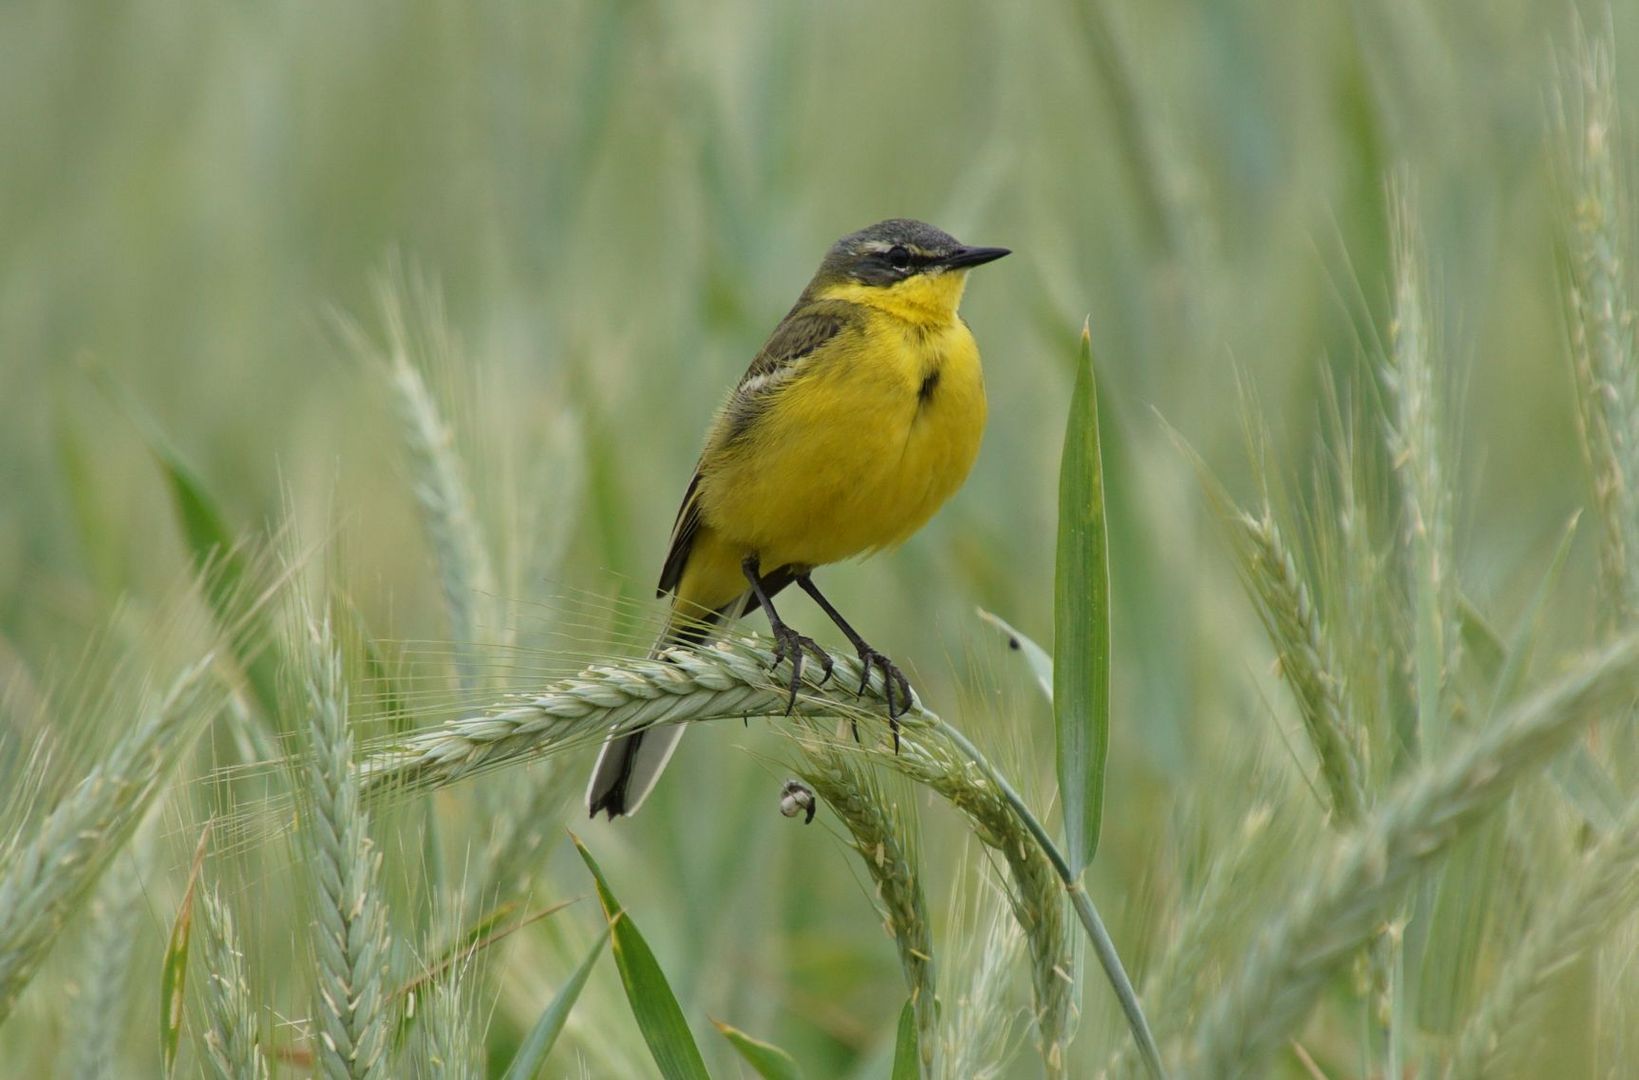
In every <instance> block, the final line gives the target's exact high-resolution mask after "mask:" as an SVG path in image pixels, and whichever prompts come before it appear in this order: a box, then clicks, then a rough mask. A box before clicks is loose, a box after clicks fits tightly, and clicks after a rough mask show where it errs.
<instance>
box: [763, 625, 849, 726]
mask: <svg viewBox="0 0 1639 1080" xmlns="http://www.w3.org/2000/svg"><path fill="white" fill-rule="evenodd" d="M769 629H770V630H772V631H773V632H774V665H773V666H774V667H779V666H780V661H782V660H789V661H791V681H790V683H789V684H788V688H789V689H790V691H791V699H790V700H789V701H787V702H786V705H785V715H787V716H790V715H791V710H792V709H794V708H796V707H797V690H798V689H799V688H800V687H801V686H802V665H803V653H805V652H806V653H809V654H810V655H812V656H813V657H814V659H815V660H818V661H819V663H820V666H821V667H823V668H824V669H825V674H824V675H822V676H821V677H820V681H819V683H818V684H817V685H819V686H824V685H825V683H826V681H827V680H829V679H830V678H831V675H832V671H833V669H834V667H835V665H834V664H833V663H832V661H831V654H830V653H828V652H826V651H825V650H824V649H823V648H822V647H821V646H820V643H819V642H817V641H815V640H814V639H813V638H811V637H805V636H804V635H802V634H799V633H797V632H796V631H795V630H793V629H791V628H790V627H789V626H787V625H785V624H784V623H775V624H774V625H772V626H770V627H769Z"/></svg>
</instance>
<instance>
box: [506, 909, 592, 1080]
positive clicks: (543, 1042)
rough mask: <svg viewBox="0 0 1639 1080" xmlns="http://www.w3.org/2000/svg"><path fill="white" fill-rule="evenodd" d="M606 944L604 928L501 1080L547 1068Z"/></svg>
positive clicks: (528, 1077) (529, 1079) (525, 1079)
mask: <svg viewBox="0 0 1639 1080" xmlns="http://www.w3.org/2000/svg"><path fill="white" fill-rule="evenodd" d="M608 940H609V930H608V928H605V929H604V931H603V933H602V934H601V935H600V936H599V937H598V940H597V943H596V944H595V945H593V946H592V951H591V952H589V953H587V954H586V959H585V960H582V961H581V962H580V967H578V968H576V969H575V973H574V974H573V975H571V976H569V981H568V982H566V983H564V984H563V986H562V987H560V988H559V989H558V993H557V995H556V996H555V997H553V999H552V1004H550V1005H548V1006H547V1007H546V1011H545V1012H543V1013H541V1018H540V1019H539V1020H536V1021H535V1026H534V1027H532V1028H530V1029H529V1034H528V1035H526V1036H525V1037H524V1044H523V1045H522V1046H520V1047H518V1053H517V1055H516V1056H515V1057H513V1059H512V1064H510V1065H508V1066H507V1070H506V1076H505V1077H504V1078H503V1080H533V1078H534V1077H535V1076H537V1075H539V1073H540V1071H541V1066H542V1065H545V1064H546V1056H547V1055H548V1054H550V1053H551V1052H552V1044H553V1043H555V1042H557V1041H558V1035H559V1033H561V1032H562V1031H563V1024H564V1021H565V1020H568V1019H569V1012H570V1010H571V1009H573V1008H574V1007H575V1002H576V1001H578V1000H579V999H580V992H581V989H582V988H583V987H585V985H586V979H587V977H588V976H589V975H591V974H592V968H593V966H594V965H596V964H597V961H598V957H600V956H602V955H603V946H604V944H605V943H607V942H608Z"/></svg>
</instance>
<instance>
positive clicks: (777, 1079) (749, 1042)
mask: <svg viewBox="0 0 1639 1080" xmlns="http://www.w3.org/2000/svg"><path fill="white" fill-rule="evenodd" d="M712 1023H713V1024H715V1025H716V1026H717V1030H718V1031H720V1032H722V1033H723V1038H725V1039H727V1040H728V1041H729V1045H731V1046H733V1047H734V1049H736V1050H738V1051H739V1052H740V1056H741V1057H742V1058H744V1059H745V1062H746V1064H747V1065H750V1066H751V1067H752V1068H753V1069H755V1070H756V1071H757V1075H758V1076H760V1077H762V1078H763V1080H802V1069H800V1068H798V1066H797V1060H796V1059H795V1058H793V1057H792V1056H791V1055H790V1054H788V1053H786V1052H785V1051H784V1050H781V1049H780V1048H779V1047H778V1046H775V1045H774V1044H773V1043H766V1042H763V1041H762V1040H761V1039H757V1038H753V1037H752V1036H750V1035H747V1034H746V1033H745V1032H743V1031H741V1030H740V1029H739V1028H737V1027H735V1026H734V1025H733V1024H725V1023H723V1022H722V1021H721V1020H713V1021H712Z"/></svg>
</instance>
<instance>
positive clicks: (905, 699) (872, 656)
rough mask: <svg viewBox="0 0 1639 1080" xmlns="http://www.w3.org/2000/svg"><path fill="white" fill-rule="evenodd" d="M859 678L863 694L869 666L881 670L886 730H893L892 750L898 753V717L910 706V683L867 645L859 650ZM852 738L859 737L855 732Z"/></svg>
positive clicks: (903, 674)
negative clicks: (886, 711)
mask: <svg viewBox="0 0 1639 1080" xmlns="http://www.w3.org/2000/svg"><path fill="white" fill-rule="evenodd" d="M859 667H860V680H859V690H858V691H857V692H856V693H858V694H864V693H865V690H866V688H867V687H869V686H870V685H871V668H872V667H875V668H876V669H877V670H878V671H880V672H882V696H883V697H884V698H886V699H887V701H888V730H890V731H892V732H893V752H894V753H896V754H897V753H899V718H900V717H901V716H904V715H905V714H906V713H907V712H909V711H910V708H911V683H910V680H909V679H907V678H905V673H904V672H903V671H900V670H899V665H897V664H895V663H894V662H893V661H892V660H889V659H888V658H887V657H886V656H884V655H883V654H882V653H879V652H877V651H876V650H875V649H873V648H871V647H870V646H869V645H867V646H865V647H864V648H862V649H860V650H859ZM854 738H855V739H856V740H857V739H858V738H859V735H858V733H857V732H856V733H855V735H854Z"/></svg>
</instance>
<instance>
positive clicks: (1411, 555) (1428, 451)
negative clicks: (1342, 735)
mask: <svg viewBox="0 0 1639 1080" xmlns="http://www.w3.org/2000/svg"><path fill="white" fill-rule="evenodd" d="M1389 202H1390V207H1391V211H1392V213H1391V217H1392V222H1391V226H1392V234H1393V244H1392V249H1393V261H1394V319H1393V322H1392V323H1390V325H1389V348H1388V351H1387V353H1386V355H1384V357H1383V365H1382V379H1383V386H1384V389H1385V391H1386V397H1387V402H1386V404H1387V408H1388V415H1387V418H1386V419H1387V428H1386V431H1385V433H1384V438H1385V441H1386V443H1387V446H1388V451H1389V456H1390V458H1391V460H1392V461H1393V463H1394V471H1395V475H1396V477H1397V478H1398V480H1399V485H1398V487H1399V495H1400V508H1401V512H1402V514H1403V516H1404V521H1403V534H1404V547H1405V558H1406V573H1407V587H1408V589H1409V592H1410V595H1411V600H1412V618H1413V622H1412V672H1413V692H1414V694H1415V699H1416V702H1417V723H1418V730H1419V737H1420V738H1422V739H1425V740H1428V741H1429V742H1430V744H1431V746H1432V747H1433V748H1434V749H1436V750H1440V749H1443V747H1444V745H1445V738H1446V734H1447V731H1446V729H1447V726H1448V725H1447V713H1448V711H1449V708H1448V704H1449V703H1448V700H1447V697H1448V683H1449V681H1450V678H1451V673H1452V671H1453V670H1455V667H1456V649H1457V646H1458V643H1459V640H1460V639H1459V635H1458V633H1457V629H1456V621H1455V618H1454V612H1455V598H1456V583H1455V581H1454V580H1453V578H1452V561H1453V548H1452V524H1451V522H1452V517H1453V513H1452V506H1451V503H1452V496H1451V490H1452V484H1451V481H1450V478H1448V477H1447V476H1446V468H1447V466H1446V461H1445V458H1446V447H1445V443H1444V428H1443V416H1442V401H1441V389H1442V387H1441V384H1440V381H1439V380H1438V379H1437V378H1436V375H1435V371H1434V357H1433V353H1434V342H1433V340H1432V333H1433V330H1432V327H1431V326H1430V325H1429V321H1428V316H1427V313H1426V307H1425V305H1426V301H1427V295H1426V294H1427V287H1426V285H1425V283H1424V277H1423V274H1424V270H1423V253H1422V247H1421V238H1420V236H1419V233H1418V227H1417V218H1416V208H1415V206H1414V205H1413V194H1412V191H1411V185H1410V183H1409V181H1407V180H1405V179H1404V178H1403V177H1402V178H1400V180H1399V181H1398V182H1397V183H1395V184H1394V185H1392V186H1391V190H1390V198H1389Z"/></svg>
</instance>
